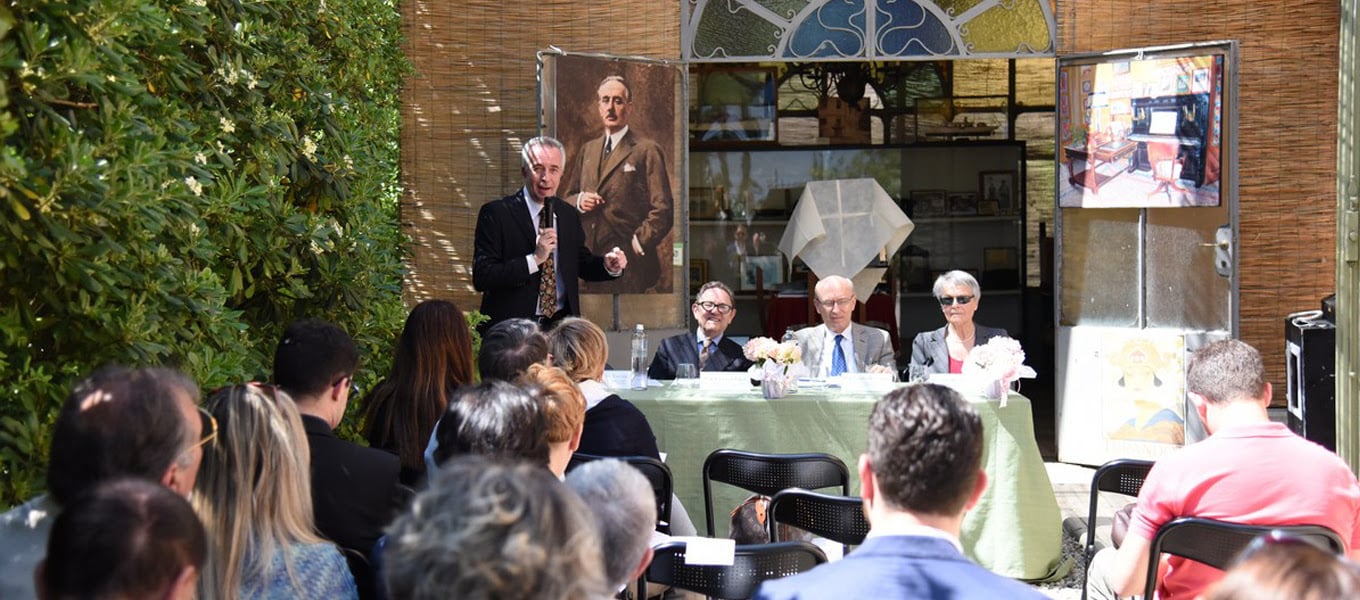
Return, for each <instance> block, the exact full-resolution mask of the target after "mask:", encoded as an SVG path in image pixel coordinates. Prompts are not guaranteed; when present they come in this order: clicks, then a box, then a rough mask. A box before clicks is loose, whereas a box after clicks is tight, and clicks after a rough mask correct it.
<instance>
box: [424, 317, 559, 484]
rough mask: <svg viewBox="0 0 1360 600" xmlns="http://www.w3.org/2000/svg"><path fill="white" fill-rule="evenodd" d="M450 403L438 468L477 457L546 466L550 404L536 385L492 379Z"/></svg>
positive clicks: (439, 440) (439, 439) (438, 434)
mask: <svg viewBox="0 0 1360 600" xmlns="http://www.w3.org/2000/svg"><path fill="white" fill-rule="evenodd" d="M501 323H506V321H501ZM501 323H497V325H500V324H501ZM449 400H450V401H449V410H448V411H447V412H445V413H444V417H443V418H441V419H440V420H439V428H438V429H436V430H435V442H436V445H435V447H434V449H433V450H434V451H433V455H432V456H433V460H434V465H435V466H441V465H443V464H444V463H445V462H447V461H448V460H449V459H450V458H452V457H454V456H462V455H466V454H478V455H482V456H492V457H497V458H504V459H514V460H522V461H525V462H528V463H530V464H533V465H536V466H540V467H544V468H547V467H548V458H549V447H548V415H547V408H546V406H545V404H547V403H546V402H545V401H544V399H543V390H542V389H541V388H539V387H538V386H537V385H533V386H526V387H524V388H520V387H516V386H515V385H513V384H511V383H509V382H505V381H500V380H496V379H492V380H487V381H483V382H481V383H479V384H477V385H467V386H463V387H461V388H459V389H458V391H457V392H455V393H454V395H453V397H452V398H450V399H449Z"/></svg>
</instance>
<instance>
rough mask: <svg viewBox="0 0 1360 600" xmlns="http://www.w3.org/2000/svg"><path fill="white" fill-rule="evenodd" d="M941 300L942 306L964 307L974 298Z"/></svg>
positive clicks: (953, 297) (942, 298) (948, 297)
mask: <svg viewBox="0 0 1360 600" xmlns="http://www.w3.org/2000/svg"><path fill="white" fill-rule="evenodd" d="M939 299H940V306H953V305H954V304H958V305H959V306H962V305H964V304H968V303H969V302H972V301H973V297H972V296H940V298H939Z"/></svg>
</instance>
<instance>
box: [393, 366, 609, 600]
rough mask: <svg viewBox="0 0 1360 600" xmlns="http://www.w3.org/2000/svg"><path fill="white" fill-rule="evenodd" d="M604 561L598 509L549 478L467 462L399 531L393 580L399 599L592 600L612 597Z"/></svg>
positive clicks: (442, 479)
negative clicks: (595, 516) (593, 511)
mask: <svg viewBox="0 0 1360 600" xmlns="http://www.w3.org/2000/svg"><path fill="white" fill-rule="evenodd" d="M483 385H488V384H483ZM495 385H497V386H503V387H507V388H511V387H512V386H509V385H508V384H504V383H497V384H495ZM512 389H513V388H512ZM601 556H602V554H601V552H600V540H599V537H598V535H597V534H596V532H595V523H594V519H593V518H592V517H591V514H590V509H589V508H587V507H586V505H585V503H583V502H582V501H581V500H580V499H579V498H577V497H576V495H575V494H573V493H572V492H571V490H569V489H567V487H566V485H565V484H563V483H562V482H560V481H558V480H557V478H555V477H553V476H552V474H551V473H549V472H548V471H547V469H544V468H542V467H540V466H538V465H537V464H528V463H525V462H519V461H510V460H506V459H498V458H490V457H485V456H459V457H457V458H454V459H451V460H449V461H448V462H447V463H446V464H443V465H442V466H440V468H439V469H437V470H436V471H435V472H434V473H432V474H431V476H430V485H429V488H428V489H426V490H425V491H423V492H421V493H420V494H418V495H417V496H416V498H415V501H414V502H413V503H412V507H411V510H410V511H408V512H407V513H406V514H404V515H402V516H401V517H398V518H397V520H396V522H395V523H393V525H392V528H391V529H390V530H389V533H388V542H387V545H386V548H385V550H384V552H383V571H384V578H385V580H386V582H387V595H388V597H389V598H394V599H396V598H400V599H402V600H444V599H446V598H533V599H535V600H585V599H594V598H605V597H608V596H609V595H610V593H609V591H608V590H609V585H608V584H607V583H606V582H605V576H604V568H603V565H602V560H601Z"/></svg>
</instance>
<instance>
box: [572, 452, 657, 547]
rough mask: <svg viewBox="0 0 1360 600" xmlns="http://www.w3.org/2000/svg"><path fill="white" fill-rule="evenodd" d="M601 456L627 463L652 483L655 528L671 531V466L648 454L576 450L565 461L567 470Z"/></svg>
mask: <svg viewBox="0 0 1360 600" xmlns="http://www.w3.org/2000/svg"><path fill="white" fill-rule="evenodd" d="M601 458H614V459H618V460H621V461H623V462H626V463H628V464H629V465H631V466H632V467H633V468H634V469H637V470H638V471H641V472H642V474H643V476H645V477H646V478H647V483H650V484H652V494H653V495H655V496H656V520H657V525H656V530H657V531H660V532H661V533H667V534H669V533H670V532H671V498H672V497H674V489H675V486H674V480H673V479H672V478H671V468H670V467H668V466H666V463H663V462H661V461H659V460H657V459H655V458H652V457H650V456H596V455H594V454H583V453H581V452H577V453H575V454H572V455H571V460H570V461H568V462H567V472H571V470H572V469H575V468H576V467H578V466H580V465H582V464H585V463H587V462H589V461H592V460H599V459H601Z"/></svg>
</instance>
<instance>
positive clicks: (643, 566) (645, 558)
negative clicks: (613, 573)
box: [628, 546, 655, 584]
mask: <svg viewBox="0 0 1360 600" xmlns="http://www.w3.org/2000/svg"><path fill="white" fill-rule="evenodd" d="M653 556H655V553H653V552H652V547H651V546H647V551H646V552H643V553H642V560H641V561H639V562H638V566H637V568H636V569H633V576H632V577H629V578H628V582H629V583H630V584H631V583H632V582H634V581H637V578H638V577H642V572H643V571H646V570H647V565H650V564H652V557H653Z"/></svg>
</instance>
